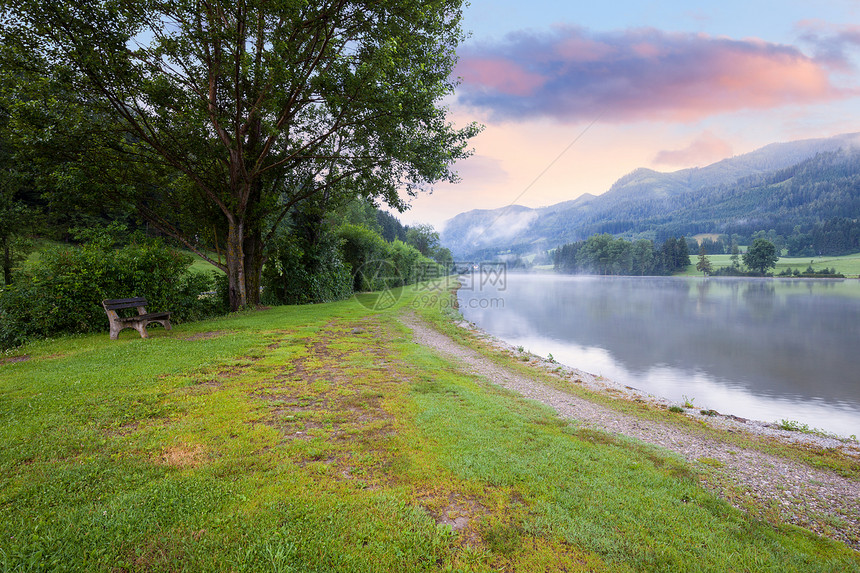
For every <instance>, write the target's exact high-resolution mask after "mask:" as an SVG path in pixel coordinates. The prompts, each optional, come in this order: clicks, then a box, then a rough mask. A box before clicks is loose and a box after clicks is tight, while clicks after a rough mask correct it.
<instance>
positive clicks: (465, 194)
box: [400, 0, 860, 229]
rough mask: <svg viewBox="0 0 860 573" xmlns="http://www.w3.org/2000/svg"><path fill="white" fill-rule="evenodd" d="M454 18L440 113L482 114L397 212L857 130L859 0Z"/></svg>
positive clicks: (556, 196) (584, 182)
mask: <svg viewBox="0 0 860 573" xmlns="http://www.w3.org/2000/svg"><path fill="white" fill-rule="evenodd" d="M464 27H465V28H466V29H467V30H468V31H469V32H471V37H470V38H469V40H468V41H467V42H466V43H465V44H464V45H463V46H462V47H461V49H460V52H459V54H460V64H459V66H458V69H457V73H458V75H459V76H460V77H461V78H462V84H461V86H460V88H459V90H458V94H457V97H456V98H454V99H453V100H452V101H451V102H450V111H451V118H452V120H454V121H455V122H456V123H464V122H466V121H471V120H476V121H479V122H480V123H482V124H484V125H485V126H486V129H485V131H484V132H483V133H482V134H481V135H480V136H478V137H477V138H475V139H474V140H473V146H474V148H475V155H474V156H473V157H472V158H470V159H468V160H466V161H464V162H462V163H461V164H460V165H458V166H457V170H458V171H459V173H460V175H461V178H462V181H461V182H460V183H459V184H457V185H454V186H450V185H445V184H442V185H437V186H436V188H435V189H434V192H433V193H432V194H424V195H422V196H420V197H419V198H417V199H415V200H413V206H412V208H411V209H410V210H409V211H407V212H406V213H403V214H402V215H400V217H401V219H402V220H403V221H404V222H406V223H417V222H428V223H432V224H433V225H435V226H436V227H437V229H439V228H441V227H442V226H443V223H444V221H445V220H447V219H449V218H450V217H453V216H454V215H456V214H457V213H460V212H463V211H467V210H469V209H474V208H497V207H503V206H505V205H508V204H511V203H517V204H521V205H528V206H532V207H538V206H544V205H551V204H554V203H557V202H560V201H564V200H568V199H574V198H576V197H578V196H579V195H581V194H583V193H592V194H599V193H602V192H604V191H606V190H607V189H608V188H609V187H610V185H611V184H612V183H613V182H614V181H615V180H616V179H618V178H619V177H621V176H623V175H624V174H626V173H628V172H629V171H631V170H633V169H635V168H637V167H649V168H652V169H656V170H659V171H674V170H677V169H682V168H686V167H694V166H700V165H707V164H709V163H712V162H714V161H718V160H720V159H723V158H725V157H729V156H732V155H738V154H741V153H745V152H748V151H751V150H753V149H756V148H758V147H761V146H763V145H766V144H768V143H772V142H775V141H791V140H796V139H805V138H812V137H827V136H830V135H835V134H837V133H846V132H854V131H860V3H858V2H854V1H848V0H829V1H827V0H825V1H818V2H815V3H812V2H808V1H806V2H800V1H797V0H783V1H780V2H776V1H760V0H747V1H745V2H742V1H738V0H723V1H721V2H690V1H688V2H674V1H672V2H665V1H664V2H633V1H628V0H623V1H618V0H612V1H604V2H599V1H597V2H595V1H592V2H553V1H551V0H531V1H529V2H522V1H518V2H514V1H509V0H504V1H490V0H475V1H474V2H472V4H471V5H470V6H468V7H467V8H466V9H465V18H464Z"/></svg>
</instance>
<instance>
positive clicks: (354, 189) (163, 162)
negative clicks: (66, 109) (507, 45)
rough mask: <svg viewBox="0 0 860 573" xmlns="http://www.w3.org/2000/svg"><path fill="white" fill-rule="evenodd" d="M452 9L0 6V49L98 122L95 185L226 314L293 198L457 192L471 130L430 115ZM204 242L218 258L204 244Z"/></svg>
mask: <svg viewBox="0 0 860 573" xmlns="http://www.w3.org/2000/svg"><path fill="white" fill-rule="evenodd" d="M461 4H462V0H419V1H415V0H375V1H374V0H367V1H355V0H86V1H83V0H67V1H64V2H44V1H42V0H7V2H5V3H4V6H5V10H4V14H3V18H2V21H3V41H4V42H6V43H14V44H16V45H17V46H18V48H19V49H21V50H25V51H29V52H31V53H36V54H38V55H39V56H40V57H41V58H42V59H43V61H45V62H47V63H48V64H49V70H48V71H47V73H48V74H49V75H50V76H51V77H52V78H55V79H57V80H58V81H59V80H62V81H65V82H66V85H67V86H68V91H67V94H71V95H73V96H74V98H75V99H76V103H77V104H79V105H81V106H84V107H85V109H87V111H88V113H89V114H90V116H91V117H92V118H93V121H94V122H100V123H104V124H106V125H108V126H109V127H108V128H106V133H107V132H110V133H111V134H112V135H113V137H107V138H106V139H105V141H104V142H98V145H94V147H93V149H96V150H97V153H98V155H99V157H98V158H97V159H98V162H97V163H99V164H100V165H103V166H104V168H103V169H98V173H99V174H100V175H102V176H104V177H106V178H110V179H111V180H112V182H113V183H114V184H113V185H108V187H109V188H110V189H112V192H113V193H115V194H116V195H117V197H116V198H122V199H130V200H131V201H132V202H133V203H134V204H135V205H136V207H137V208H138V210H139V212H140V214H141V215H143V216H144V217H145V218H146V219H147V220H149V221H150V222H151V223H152V224H153V225H155V226H156V227H158V228H159V229H161V230H162V231H163V232H165V233H167V234H169V235H171V236H173V237H175V238H176V239H177V240H180V241H182V242H183V243H184V244H185V245H187V246H188V247H189V248H191V249H192V250H195V251H196V252H198V254H200V255H201V256H203V257H204V258H206V259H207V260H209V261H210V262H211V263H212V264H214V265H216V266H218V267H220V268H222V269H223V270H224V271H225V272H226V273H227V276H228V280H229V288H230V300H231V306H232V307H233V308H238V307H240V306H245V305H251V304H254V303H256V302H257V301H258V297H259V284H260V283H259V281H260V271H261V268H262V265H263V262H264V251H263V249H264V246H265V244H266V242H267V240H268V238H269V237H270V236H271V235H272V233H274V231H275V229H276V228H277V227H278V225H279V224H280V223H281V221H283V220H284V218H285V217H286V215H287V213H288V212H289V211H290V209H292V208H293V207H295V206H296V205H297V204H299V203H300V202H302V201H305V200H308V199H309V198H312V197H319V196H324V197H326V198H327V199H331V198H336V197H338V196H341V195H344V196H345V195H350V196H355V195H361V196H364V197H369V198H374V199H381V200H384V201H385V202H387V203H388V204H390V205H392V206H394V207H396V208H401V209H402V208H403V207H404V206H405V204H404V200H403V196H404V195H407V196H408V195H414V194H415V193H417V192H418V191H420V190H421V189H423V188H426V187H427V186H429V185H431V184H432V183H434V182H436V181H439V180H455V179H456V176H455V174H454V173H453V172H452V171H451V169H450V168H451V165H452V164H453V162H454V161H456V160H457V159H459V158H462V157H464V156H466V155H467V154H468V152H467V149H466V145H467V140H468V138H469V137H471V136H472V135H474V134H475V133H476V131H477V127H476V126H474V125H469V126H467V127H464V128H461V129H457V128H455V127H453V126H452V125H451V124H450V123H449V122H448V121H447V119H446V110H445V108H444V107H443V106H442V105H441V101H442V99H443V98H445V97H446V96H448V95H449V94H450V93H451V92H452V90H453V88H454V83H453V81H452V80H451V72H452V68H453V65H454V63H455V48H456V47H457V45H458V43H459V42H460V41H461V40H462V37H463V36H462V32H461V29H460V18H461ZM91 143H93V142H91ZM85 147H86V146H85ZM90 155H91V156H90V157H88V158H87V159H88V160H90V161H93V159H94V158H93V157H92V152H91V153H90ZM141 174H143V176H141ZM207 237H208V238H209V240H208V241H206V240H204V239H205V238H207ZM219 244H220V245H225V255H226V262H223V263H222V262H221V260H220V257H219V258H217V259H216V258H214V257H210V256H209V254H208V253H207V251H206V249H205V247H213V246H217V245H219Z"/></svg>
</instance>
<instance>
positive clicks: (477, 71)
mask: <svg viewBox="0 0 860 573" xmlns="http://www.w3.org/2000/svg"><path fill="white" fill-rule="evenodd" d="M456 73H457V75H458V76H460V77H462V78H463V79H464V81H468V82H469V83H470V84H471V85H480V86H482V88H483V89H485V90H490V91H495V92H498V93H501V94H505V95H512V96H520V97H523V96H530V95H532V94H533V93H534V92H535V90H536V89H537V88H539V87H541V86H542V85H543V83H544V81H545V79H544V77H543V76H541V75H540V74H535V73H531V72H529V71H527V70H525V69H523V68H522V67H521V66H520V65H518V64H517V63H515V62H512V61H509V60H504V59H500V58H470V59H468V60H464V61H462V62H460V64H459V65H458V66H457V70H456Z"/></svg>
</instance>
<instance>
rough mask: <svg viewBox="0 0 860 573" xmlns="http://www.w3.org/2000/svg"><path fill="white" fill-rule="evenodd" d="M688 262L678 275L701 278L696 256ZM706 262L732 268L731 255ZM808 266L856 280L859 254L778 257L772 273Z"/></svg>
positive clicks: (716, 257) (709, 256)
mask: <svg viewBox="0 0 860 573" xmlns="http://www.w3.org/2000/svg"><path fill="white" fill-rule="evenodd" d="M690 260H691V261H692V264H691V265H689V266H688V267H687V268H686V269H685V270H684V272H683V273H680V276H702V273H701V271H697V270H696V263H697V262H698V260H699V257H698V254H697V253H691V254H690ZM708 260H710V261H711V265H712V266H713V267H714V268H715V269H718V268H721V267H730V266H732V261H731V255H708ZM741 263H743V259H741ZM810 265H812V268H813V269H815V270H816V271H821V270H824V269H833V268H835V269H836V271H837V272H838V273H841V274H843V275H845V276H846V277H848V278H857V277H858V276H860V253H855V254H852V255H842V256H821V257H780V258H779V260H778V261H777V262H776V267H775V268H774V269H773V270H772V272H773V274H774V276H776V275H778V274H779V273H780V272H782V271H783V270H785V269H788V268H791V269H800V272H803V271H805V270H806V269H807V267H809V266H810Z"/></svg>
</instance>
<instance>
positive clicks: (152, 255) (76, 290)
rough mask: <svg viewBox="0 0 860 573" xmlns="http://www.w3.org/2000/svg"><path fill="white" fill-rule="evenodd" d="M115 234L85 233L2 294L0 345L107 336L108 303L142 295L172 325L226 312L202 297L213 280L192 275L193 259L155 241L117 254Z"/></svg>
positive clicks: (212, 299)
mask: <svg viewBox="0 0 860 573" xmlns="http://www.w3.org/2000/svg"><path fill="white" fill-rule="evenodd" d="M112 231H115V229H114V230H112V229H106V230H105V229H103V230H100V231H90V232H89V233H88V237H87V239H88V240H87V242H86V243H84V244H83V245H82V246H80V247H72V246H63V247H54V248H50V249H48V250H46V251H45V252H44V253H43V254H42V256H41V258H40V260H39V262H37V263H35V264H33V265H32V266H31V267H30V268H28V269H27V270H26V271H24V272H22V273H20V274H19V276H18V277H17V279H16V281H15V282H14V283H13V284H12V285H10V286H9V287H8V288H6V289H4V290H3V292H2V293H0V347H4V348H8V347H11V346H15V345H18V344H21V343H23V342H25V341H26V340H29V339H32V338H40V337H49V336H55V335H59V334H69V333H83V332H94V331H101V330H107V328H108V320H107V315H106V314H105V312H104V309H103V308H102V306H101V301H102V300H103V299H106V298H128V297H134V296H142V297H145V298H146V299H147V301H148V303H149V306H147V310H148V311H151V312H159V311H170V313H171V320H172V321H176V322H182V321H187V320H199V319H201V318H205V317H207V316H213V315H215V314H218V313H221V312H223V311H224V309H223V308H222V305H221V304H220V300H219V299H218V298H217V297H201V296H200V293H201V292H205V291H210V290H212V289H213V285H214V276H212V275H204V274H199V273H191V272H189V271H188V267H189V266H190V264H191V257H189V256H187V255H183V254H181V253H179V252H177V251H175V250H173V249H170V248H168V247H166V246H165V245H164V244H163V243H162V242H161V241H158V240H155V239H138V240H135V241H134V242H132V243H131V244H128V245H126V246H123V247H121V248H119V249H116V248H114V247H113V243H114V236H113V235H114V233H113V232H112Z"/></svg>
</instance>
